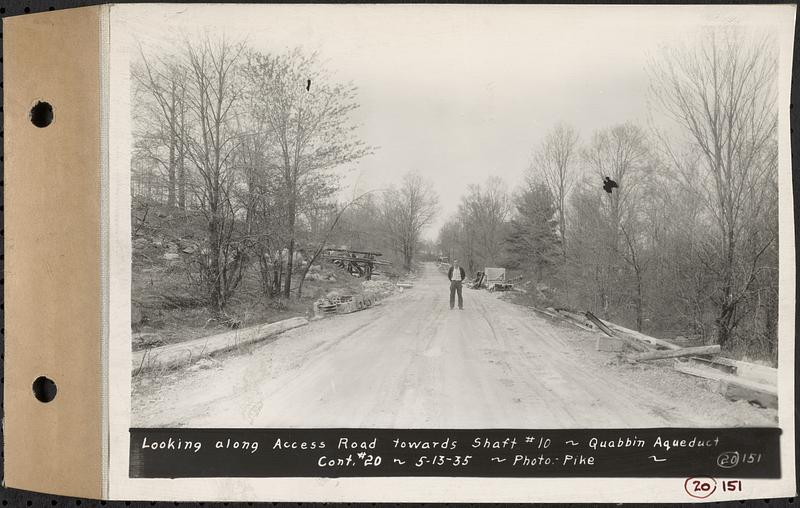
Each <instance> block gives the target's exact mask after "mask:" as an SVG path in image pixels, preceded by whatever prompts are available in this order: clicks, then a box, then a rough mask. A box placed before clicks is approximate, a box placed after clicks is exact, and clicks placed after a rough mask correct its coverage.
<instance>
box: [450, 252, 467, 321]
mask: <svg viewBox="0 0 800 508" xmlns="http://www.w3.org/2000/svg"><path fill="white" fill-rule="evenodd" d="M466 276H467V274H466V273H465V272H464V269H463V268H461V267H460V266H458V260H457V259H454V260H453V266H451V267H450V270H448V271H447V278H448V279H450V310H453V307H454V306H455V303H456V292H457V293H458V308H459V310H464V297H463V296H462V295H461V284H462V283H463V282H464V277H466Z"/></svg>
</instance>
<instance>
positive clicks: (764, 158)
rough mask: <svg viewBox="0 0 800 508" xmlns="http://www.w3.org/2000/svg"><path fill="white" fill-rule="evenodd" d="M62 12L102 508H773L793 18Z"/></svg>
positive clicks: (193, 9)
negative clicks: (88, 297) (94, 247)
mask: <svg viewBox="0 0 800 508" xmlns="http://www.w3.org/2000/svg"><path fill="white" fill-rule="evenodd" d="M92 9H95V10H96V11H97V12H99V13H100V15H99V19H100V23H99V25H100V26H101V28H99V30H100V31H101V32H100V33H101V41H102V43H101V48H102V50H101V58H102V65H103V67H102V69H103V72H104V75H103V76H102V80H101V83H102V84H103V86H102V87H101V88H102V90H104V93H105V94H106V95H105V101H106V102H104V103H103V110H102V113H103V114H102V116H101V122H105V123H103V127H104V129H105V130H104V131H103V132H105V136H106V138H104V139H105V141H101V142H103V143H106V144H105V145H103V149H105V150H107V151H106V152H105V153H106V155H107V158H106V159H103V160H105V161H107V166H106V167H105V169H104V170H103V171H105V172H104V173H103V179H102V185H103V186H104V187H103V191H102V193H101V198H100V199H101V205H102V206H101V211H102V213H104V214H106V215H104V216H102V217H103V222H102V223H103V224H105V225H106V226H107V229H104V230H103V231H105V233H104V234H105V235H106V236H105V237H104V238H105V243H104V244H103V245H104V247H103V248H102V249H101V253H102V256H104V257H102V259H103V264H102V266H103V270H105V271H104V272H103V273H104V274H105V275H104V276H105V277H106V279H104V280H105V283H106V284H107V285H106V286H104V287H106V288H107V299H106V300H104V305H105V306H104V307H103V312H104V313H103V319H104V321H103V322H104V323H106V328H105V333H106V335H104V336H103V337H104V340H105V341H106V342H104V345H105V352H106V353H105V354H106V355H107V356H106V357H105V358H104V362H105V363H104V366H105V367H104V368H105V370H104V372H105V373H106V375H107V378H106V379H105V380H104V381H103V383H105V384H104V385H103V386H104V391H103V393H105V394H107V405H106V406H104V409H103V418H105V420H104V421H105V422H106V424H107V425H106V427H104V428H106V429H107V435H105V436H104V438H103V439H104V440H105V441H103V443H104V446H105V450H106V452H107V455H105V456H104V459H103V460H105V462H103V466H102V471H103V476H102V478H103V485H102V497H109V498H114V499H163V500H175V501H189V500H197V501H200V500H202V501H326V502H336V501H349V502H594V501H597V502H614V503H623V502H692V501H701V500H704V501H726V500H736V499H753V498H776V497H782V496H793V495H794V494H795V485H796V482H795V421H794V414H795V408H794V365H795V342H794V319H795V316H794V301H795V299H794V296H795V250H794V225H793V199H792V192H791V190H792V178H791V175H792V161H791V158H790V149H791V146H790V143H791V139H790V117H789V104H790V91H791V90H790V87H791V78H792V66H791V63H792V51H793V45H794V39H793V35H794V22H795V6H793V5H736V6H730V5H691V6H689V5H672V6H657V5H648V6H633V5H613V6H612V5H605V6H604V5H592V6H587V5H570V6H551V5H385V4H384V5H366V4H364V5H237V6H235V8H233V7H232V6H230V5H228V6H222V5H213V4H196V5H169V4H152V5H146V6H145V5H130V4H129V5H113V6H110V7H98V8H92ZM19 23H20V25H21V24H22V21H20V22H19ZM10 44H11V43H10V42H9V45H10ZM54 115H55V119H56V121H58V119H59V111H58V108H57V107H56V108H55V110H54ZM60 389H61V388H60ZM56 400H58V399H57V398H56ZM12 486H13V485H12Z"/></svg>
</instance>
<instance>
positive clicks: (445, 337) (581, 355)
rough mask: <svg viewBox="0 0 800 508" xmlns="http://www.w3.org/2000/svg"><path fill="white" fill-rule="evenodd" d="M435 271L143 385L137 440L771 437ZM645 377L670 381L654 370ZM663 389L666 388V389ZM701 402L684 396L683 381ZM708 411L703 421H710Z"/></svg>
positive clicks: (589, 342)
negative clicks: (177, 430)
mask: <svg viewBox="0 0 800 508" xmlns="http://www.w3.org/2000/svg"><path fill="white" fill-rule="evenodd" d="M448 297H449V282H448V280H447V278H446V277H445V276H444V275H443V274H442V273H441V272H439V271H438V270H437V268H436V266H435V265H434V264H432V263H427V264H424V265H423V267H422V270H421V272H420V274H419V277H418V278H417V280H416V281H415V285H414V287H413V289H410V290H407V291H405V292H404V293H402V294H399V295H396V296H392V297H390V298H388V299H386V300H384V304H383V305H381V306H378V307H376V308H373V309H369V310H365V311H362V312H355V313H352V314H347V315H340V316H334V317H330V318H325V319H322V320H318V321H314V322H312V323H311V324H309V325H308V326H306V327H302V328H298V329H295V330H291V331H289V332H287V333H285V334H283V335H281V336H280V337H279V338H278V339H277V340H274V341H271V342H267V343H264V344H261V345H258V346H256V347H254V348H252V349H251V350H249V351H245V352H241V353H237V354H230V355H227V356H224V357H221V358H218V359H216V360H215V361H214V362H213V366H212V367H210V368H196V367H194V368H191V367H190V368H188V369H185V370H183V371H180V372H176V373H172V374H169V375H167V376H162V377H158V378H148V377H147V376H146V375H145V376H142V377H141V378H135V379H134V381H133V400H132V412H133V417H132V422H131V423H132V425H133V426H135V427H164V426H175V427H234V426H236V427H242V426H244V427H247V426H253V427H294V426H297V427H394V428H503V427H505V428H582V427H585V428H597V427H657V426H724V425H749V424H761V425H764V424H766V425H770V424H772V425H774V421H772V419H773V418H774V417H773V416H772V415H771V414H770V413H767V412H765V411H764V410H761V409H758V408H754V407H751V406H749V405H747V404H740V403H736V404H734V403H731V402H728V401H727V400H725V399H723V398H722V397H721V396H719V395H717V394H713V393H711V392H708V391H706V390H702V389H700V388H697V387H696V384H692V383H695V382H694V381H692V380H687V379H684V378H682V377H681V375H680V374H677V373H674V372H672V371H671V369H665V368H660V371H663V372H662V373H661V374H657V375H660V376H675V379H674V380H673V379H666V380H664V382H663V383H661V384H660V385H658V386H655V385H650V386H648V383H643V382H639V378H632V377H630V375H629V374H628V373H626V372H625V371H623V370H620V369H619V368H614V367H613V365H612V364H610V363H609V360H610V359H612V358H613V356H612V355H611V354H610V353H601V352H597V351H595V350H594V337H593V336H592V335H591V334H588V333H585V332H582V331H580V330H574V329H571V328H566V327H562V326H559V325H554V324H551V323H549V322H547V321H545V320H543V319H542V318H540V317H538V316H536V315H535V314H534V313H533V312H532V311H530V310H529V309H526V308H525V307H523V306H519V305H514V304H511V303H509V302H506V301H503V300H502V299H500V298H498V297H497V295H495V294H490V293H488V292H486V291H477V290H476V291H472V290H469V289H466V288H465V290H464V301H465V310H464V311H459V310H457V309H456V310H450V309H449V303H448ZM642 369H651V370H653V369H655V370H659V367H657V366H655V367H654V366H644V367H642ZM657 379H660V378H657ZM678 380H679V381H680V382H682V383H689V384H690V386H694V387H695V389H694V390H693V391H691V392H690V393H680V392H676V390H675V389H673V388H672V387H674V386H675V385H676V383H677V381H678ZM699 406H702V407H703V408H704V410H699Z"/></svg>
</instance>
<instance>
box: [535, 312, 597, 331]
mask: <svg viewBox="0 0 800 508" xmlns="http://www.w3.org/2000/svg"><path fill="white" fill-rule="evenodd" d="M530 308H531V310H533V311H535V312H538V313H539V314H543V315H544V316H545V317H548V318H550V319H553V320H555V321H558V322H560V323H567V324H570V325H573V326H577V327H578V328H580V329H582V330H586V331H587V332H593V333H596V332H597V330H595V329H593V328H589V327H588V326H586V325H584V324H581V323H579V322H577V321H573V320H572V319H567V318H566V317H565V316H562V315H560V314H557V313H555V312H550V311H549V310H544V309H539V308H536V307H530Z"/></svg>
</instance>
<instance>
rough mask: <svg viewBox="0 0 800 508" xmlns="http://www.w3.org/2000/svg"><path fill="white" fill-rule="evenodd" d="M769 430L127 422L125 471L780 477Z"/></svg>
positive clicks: (172, 474)
mask: <svg viewBox="0 0 800 508" xmlns="http://www.w3.org/2000/svg"><path fill="white" fill-rule="evenodd" d="M780 433H781V429H779V428H761V427H759V428H731V429H682V428H656V429H568V430H534V429H531V430H520V429H487V430H472V429H470V430H463V429H459V430H442V429H436V430H433V429H141V428H136V429H131V430H130V435H131V450H130V451H131V454H130V477H131V478H204V477H223V478H225V477H227V478H230V477H239V478H267V477H358V476H446V477H456V476H464V477H629V478H634V477H643V478H645V477H646V478H671V477H684V478H685V477H687V476H701V475H703V476H713V477H717V478H725V477H729V478H780V476H781V471H780Z"/></svg>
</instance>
